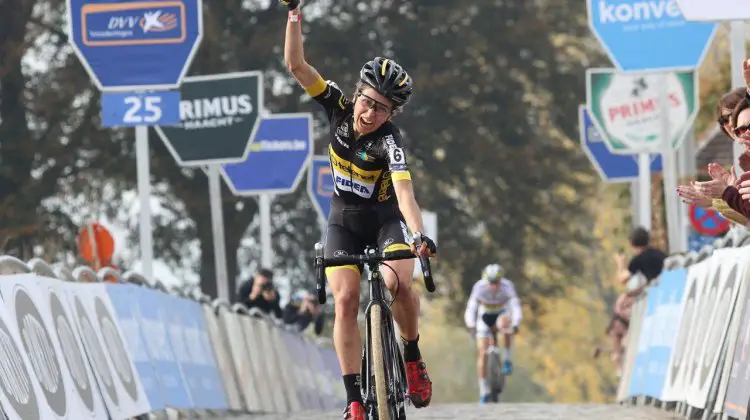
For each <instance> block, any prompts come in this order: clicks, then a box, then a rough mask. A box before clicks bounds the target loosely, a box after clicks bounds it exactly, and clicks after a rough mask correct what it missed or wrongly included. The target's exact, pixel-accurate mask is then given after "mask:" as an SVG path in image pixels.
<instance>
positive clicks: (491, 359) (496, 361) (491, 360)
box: [487, 347, 505, 395]
mask: <svg viewBox="0 0 750 420" xmlns="http://www.w3.org/2000/svg"><path fill="white" fill-rule="evenodd" d="M502 369H503V368H502V365H501V363H500V352H499V351H498V349H497V347H490V348H489V349H488V351H487V382H488V385H489V389H490V392H491V393H492V394H496V395H500V394H501V393H502V392H503V388H504V387H505V375H503V370H502Z"/></svg>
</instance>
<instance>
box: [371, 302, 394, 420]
mask: <svg viewBox="0 0 750 420" xmlns="http://www.w3.org/2000/svg"><path fill="white" fill-rule="evenodd" d="M370 331H371V334H370V344H371V346H372V360H370V365H371V366H372V370H373V374H374V376H375V399H376V401H377V407H378V419H379V420H389V419H390V415H389V410H388V392H387V387H386V375H385V360H384V359H385V358H384V357H383V356H384V351H383V312H382V308H381V307H380V305H372V306H371V307H370Z"/></svg>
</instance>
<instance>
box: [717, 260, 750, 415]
mask: <svg viewBox="0 0 750 420" xmlns="http://www.w3.org/2000/svg"><path fill="white" fill-rule="evenodd" d="M741 249H745V250H746V249H747V247H744V248H741ZM748 261H749V260H748V258H743V260H742V262H741V263H740V264H741V265H744V267H745V271H744V273H743V280H744V281H745V290H744V294H743V295H742V296H740V297H739V300H740V301H741V305H738V307H739V306H741V307H742V308H741V310H739V309H738V308H735V311H734V315H735V316H737V317H738V318H739V328H738V331H737V337H736V339H735V345H734V352H733V354H732V355H731V356H730V355H727V360H728V363H731V367H730V374H729V378H728V385H727V388H726V397H725V400H724V404H723V412H724V414H726V415H728V416H731V417H736V418H740V419H744V418H746V416H747V407H748V401H750V268H749V267H748Z"/></svg>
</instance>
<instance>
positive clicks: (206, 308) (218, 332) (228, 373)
mask: <svg viewBox="0 0 750 420" xmlns="http://www.w3.org/2000/svg"><path fill="white" fill-rule="evenodd" d="M201 306H203V319H204V320H205V322H206V331H207V332H208V337H209V340H210V342H211V343H213V348H214V353H215V354H216V363H217V366H218V368H219V373H220V374H221V380H222V383H223V384H224V391H225V392H226V395H227V404H228V405H229V408H230V409H232V410H236V411H245V410H247V407H246V406H245V404H244V402H243V400H242V396H241V395H240V387H239V385H238V378H236V377H235V367H234V362H233V361H232V354H231V352H230V350H229V341H228V340H227V339H226V336H225V332H224V330H223V329H222V326H221V324H220V323H219V317H218V314H217V313H215V311H214V309H213V308H212V307H211V306H210V305H207V304H203V305H201Z"/></svg>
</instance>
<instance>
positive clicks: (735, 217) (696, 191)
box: [677, 87, 750, 226]
mask: <svg viewBox="0 0 750 420" xmlns="http://www.w3.org/2000/svg"><path fill="white" fill-rule="evenodd" d="M746 94H747V92H746V89H745V88H744V87H743V88H737V89H733V90H731V91H729V92H728V93H726V94H724V95H723V96H722V97H721V98H720V99H719V101H718V102H717V103H716V107H715V109H714V118H715V119H716V122H717V123H718V125H719V128H720V129H721V131H723V132H724V134H726V135H727V136H728V137H729V138H730V139H731V140H732V141H736V142H741V141H742V140H741V139H740V138H739V137H737V136H736V135H735V133H734V127H735V124H736V122H735V120H736V119H735V118H733V115H734V110H735V108H737V107H738V106H739V105H740V103H741V102H743V100H745V96H746ZM745 102H746V100H745ZM739 165H740V169H742V170H743V171H747V170H750V152H748V151H745V152H744V153H743V154H742V156H740V159H739ZM734 172H735V170H734V167H732V168H731V169H730V170H729V171H727V170H725V169H724V168H722V167H721V166H719V165H718V164H716V163H711V164H709V165H708V173H709V175H710V176H711V181H707V182H696V181H692V182H690V184H688V185H680V186H679V187H677V195H679V196H680V197H681V198H682V202H683V203H686V204H695V205H697V206H701V207H705V208H709V207H713V208H714V210H716V211H718V212H719V213H721V214H722V215H723V216H724V217H725V218H727V219H728V220H731V221H732V222H734V223H737V224H740V225H742V226H748V224H749V223H748V219H747V218H746V217H745V216H743V215H742V214H741V213H740V212H738V211H736V210H734V209H732V208H731V207H730V206H729V205H728V204H727V203H726V202H725V201H724V200H723V199H722V198H721V196H720V195H721V193H723V192H724V189H726V187H727V186H728V185H734V183H735V181H736V176H734ZM714 185H715V189H716V191H717V192H715V193H714V194H713V195H714V196H713V197H712V196H710V193H709V192H708V190H707V189H709V187H713V186H714Z"/></svg>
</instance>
